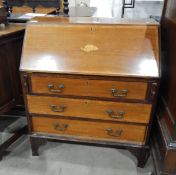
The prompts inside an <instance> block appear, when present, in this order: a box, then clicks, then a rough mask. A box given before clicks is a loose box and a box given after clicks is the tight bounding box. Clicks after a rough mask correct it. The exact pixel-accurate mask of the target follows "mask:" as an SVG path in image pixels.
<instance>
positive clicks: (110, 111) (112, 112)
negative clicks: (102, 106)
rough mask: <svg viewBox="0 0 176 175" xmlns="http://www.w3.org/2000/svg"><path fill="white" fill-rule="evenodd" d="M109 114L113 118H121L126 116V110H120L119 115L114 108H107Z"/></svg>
mask: <svg viewBox="0 0 176 175" xmlns="http://www.w3.org/2000/svg"><path fill="white" fill-rule="evenodd" d="M106 112H107V114H108V115H109V116H110V117H111V118H114V119H121V118H124V115H125V112H124V111H118V112H117V113H118V114H117V115H115V114H114V111H113V110H107V111H106Z"/></svg>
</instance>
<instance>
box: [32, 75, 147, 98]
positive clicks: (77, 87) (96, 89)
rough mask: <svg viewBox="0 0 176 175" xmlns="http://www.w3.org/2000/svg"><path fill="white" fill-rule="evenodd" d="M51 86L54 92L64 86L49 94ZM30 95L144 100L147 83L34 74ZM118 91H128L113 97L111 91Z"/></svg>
mask: <svg viewBox="0 0 176 175" xmlns="http://www.w3.org/2000/svg"><path fill="white" fill-rule="evenodd" d="M49 84H52V85H53V86H54V89H55V90H59V86H60V85H64V88H63V89H62V90H61V92H51V89H49V88H48V85H49ZM31 87H32V93H39V94H41V93H42V94H55V95H57V94H58V95H75V96H90V97H105V98H117V99H118V98H119V99H123V98H126V99H138V100H145V99H146V93H147V87H148V85H147V83H145V82H125V81H124V82H123V81H108V80H90V79H78V78H59V77H58V78H57V77H53V76H52V74H50V75H49V76H44V75H43V76H39V75H37V74H34V75H32V76H31ZM114 88H115V89H117V90H118V91H122V90H128V93H127V96H125V97H115V96H113V94H112V89H114Z"/></svg>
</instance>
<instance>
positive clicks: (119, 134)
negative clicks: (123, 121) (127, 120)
mask: <svg viewBox="0 0 176 175" xmlns="http://www.w3.org/2000/svg"><path fill="white" fill-rule="evenodd" d="M106 131H107V134H108V135H110V136H113V137H120V136H121V135H122V133H123V130H122V129H118V130H116V131H113V129H111V128H108V129H106Z"/></svg>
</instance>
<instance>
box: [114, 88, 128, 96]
mask: <svg viewBox="0 0 176 175" xmlns="http://www.w3.org/2000/svg"><path fill="white" fill-rule="evenodd" d="M111 92H112V95H113V96H114V97H126V96H127V95H128V90H127V89H123V90H118V89H116V88H112V89H111Z"/></svg>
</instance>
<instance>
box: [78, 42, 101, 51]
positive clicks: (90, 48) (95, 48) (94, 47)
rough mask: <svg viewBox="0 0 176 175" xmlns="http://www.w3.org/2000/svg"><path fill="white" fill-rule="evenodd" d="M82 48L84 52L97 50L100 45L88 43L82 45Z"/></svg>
mask: <svg viewBox="0 0 176 175" xmlns="http://www.w3.org/2000/svg"><path fill="white" fill-rule="evenodd" d="M80 49H81V50H82V51H84V52H93V51H97V50H98V47H97V46H94V45H92V44H87V45H85V46H84V47H81V48H80Z"/></svg>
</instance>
